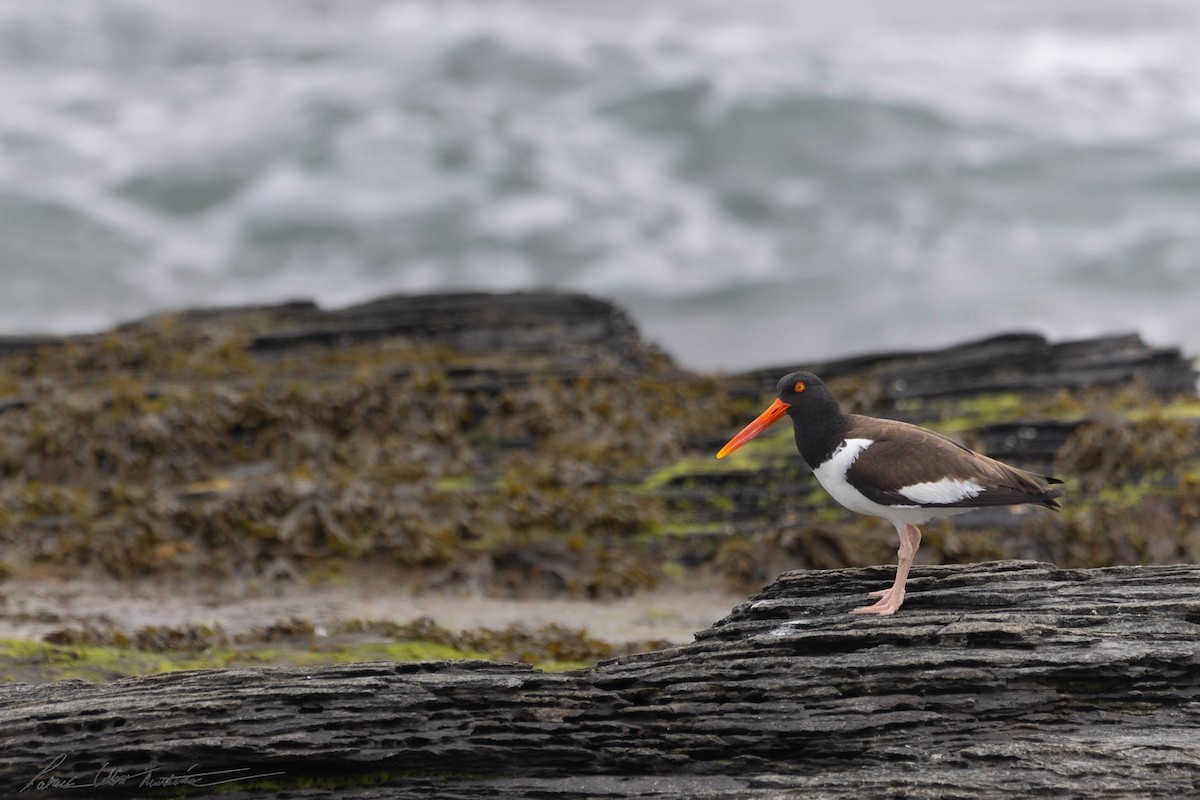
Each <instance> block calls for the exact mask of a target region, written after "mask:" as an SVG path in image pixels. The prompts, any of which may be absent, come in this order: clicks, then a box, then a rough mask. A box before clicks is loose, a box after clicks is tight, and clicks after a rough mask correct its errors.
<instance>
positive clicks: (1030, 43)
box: [0, 0, 1200, 364]
mask: <svg viewBox="0 0 1200 800" xmlns="http://www.w3.org/2000/svg"><path fill="white" fill-rule="evenodd" d="M1146 8H1147V9H1148V10H1147V11H1146V12H1145V13H1142V14H1138V15H1132V16H1131V15H1130V14H1129V13H1128V12H1127V11H1126V10H1125V9H1124V8H1123V6H1122V4H1101V5H1100V7H1097V6H1096V4H1094V3H1088V2H1084V0H1074V2H1072V1H1071V0H1061V1H1060V2H1057V3H1054V4H1049V5H1047V6H1046V7H1045V8H1043V9H1040V10H1031V9H1024V10H1021V9H1016V8H1015V7H1014V8H1009V7H1005V8H1000V7H999V6H996V7H988V8H987V9H976V10H974V11H968V10H964V9H963V8H961V7H960V6H958V5H956V4H954V3H952V2H949V0H942V2H935V1H934V0H926V2H915V1H914V2H910V3H904V4H896V3H873V2H868V1H867V0H861V2H857V3H850V4H846V5H839V7H838V8H837V9H832V8H826V7H825V6H822V5H818V4H814V3H792V2H785V0H756V2H752V3H749V4H746V5H744V6H743V5H739V6H738V7H737V8H736V9H735V8H734V7H732V6H727V5H725V4H718V3H715V2H701V3H695V4H687V5H686V6H684V5H676V4H669V3H650V4H647V3H633V2H614V3H605V4H599V5H590V4H577V3H552V2H486V3H485V2H440V1H439V2H434V0H424V2H393V1H390V0H345V1H344V2H338V3H328V2H316V0H314V1H313V2H306V3H299V4H298V3H294V2H284V1H283V0H256V2H251V3H243V2H238V3H234V2H233V0H213V1H212V2H210V3H206V4H204V5H203V7H200V6H194V5H189V4H161V3H152V2H147V1H145V0H106V1H104V2H101V1H100V0H91V2H86V1H83V0H81V2H78V3H71V4H65V5H64V4H40V3H18V2H7V3H3V4H0V68H2V69H0V91H3V92H4V95H5V98H6V113H5V114H4V115H3V117H0V212H2V213H0V242H2V244H0V271H2V272H3V274H4V275H5V278H6V280H8V281H9V283H10V285H11V286H13V287H17V288H15V289H14V290H13V291H10V292H7V293H6V294H5V295H4V296H3V297H0V313H2V314H3V315H4V320H5V322H4V325H3V327H5V328H6V329H8V330H20V329H31V328H39V329H46V328H53V329H60V330H61V329H79V328H86V327H95V326H98V325H103V324H108V323H110V322H112V321H115V320H117V319H120V318H124V317H127V316H131V315H136V314H139V313H145V312H147V311H150V310H153V309H155V308H160V307H164V306H178V305H185V304H194V303H207V302H231V301H251V300H252V301H263V300H271V299H283V298H291V297H296V296H312V297H315V298H316V299H318V300H320V301H323V302H349V301H353V300H358V299H362V298H364V297H366V296H369V295H371V294H373V293H378V292H385V291H395V290H435V289H447V288H463V287H488V288H498V289H505V288H521V287H527V286H533V285H543V286H545V285H549V286H563V287H568V288H573V289H582V290H586V291H592V292H598V293H601V294H606V295H610V296H614V297H616V298H617V299H619V300H623V301H626V302H628V303H630V304H631V305H632V306H634V307H635V308H636V309H637V312H636V313H638V314H639V315H640V316H639V318H640V319H641V320H642V321H643V322H644V324H647V326H648V327H650V328H652V329H653V331H654V333H655V334H656V335H659V336H660V337H661V338H663V340H664V341H665V342H666V343H667V345H668V347H669V348H671V349H675V350H676V351H677V352H687V354H688V355H687V357H688V358H693V359H698V360H699V361H703V362H704V363H711V364H720V363H729V362H731V361H734V360H736V359H738V358H741V356H740V355H739V354H738V353H737V352H735V351H733V350H732V349H731V348H723V347H721V346H720V342H719V341H718V342H716V343H715V344H713V345H711V346H706V348H705V349H704V351H703V353H694V352H691V350H690V348H692V345H691V344H690V342H692V341H695V340H696V334H695V332H694V331H695V329H696V326H697V325H698V324H700V323H698V322H697V321H696V318H695V317H693V316H690V315H699V314H701V313H702V311H701V309H708V311H707V312H704V313H707V314H708V316H707V319H709V320H712V319H713V316H712V312H713V310H714V309H717V308H719V309H720V312H721V314H722V315H723V316H722V317H721V319H724V320H725V322H724V323H722V324H723V325H724V326H725V327H726V328H728V327H729V326H732V325H738V324H743V325H744V324H750V327H755V328H756V325H757V323H758V321H759V320H761V319H764V318H766V317H770V316H771V314H763V313H762V309H763V307H764V305H765V306H767V307H770V308H774V307H775V306H774V305H773V303H774V302H775V300H776V299H780V298H786V299H787V302H783V301H782V300H779V302H780V303H782V305H780V306H779V314H780V315H784V314H786V312H787V311H788V310H789V309H791V308H805V309H807V310H808V312H809V313H811V314H813V315H814V316H815V318H816V320H817V321H818V322H819V324H822V325H825V326H828V329H829V330H830V331H832V332H833V333H832V334H831V335H830V337H829V338H828V339H827V340H822V343H821V344H820V345H819V347H824V348H828V349H831V350H836V351H845V350H850V349H855V348H856V347H861V348H866V347H871V346H875V340H874V339H873V338H872V337H880V336H886V337H887V339H888V341H889V343H903V342H904V341H913V342H916V341H918V340H922V339H923V338H927V337H929V336H932V335H934V332H935V331H942V332H943V334H944V336H943V339H946V338H952V337H954V336H959V335H972V334H974V333H975V332H976V330H975V329H976V328H978V326H979V325H982V324H984V322H987V323H988V324H995V325H1006V326H1008V327H1011V326H1013V325H1035V326H1043V327H1050V326H1054V325H1060V326H1071V325H1073V326H1074V328H1073V329H1080V330H1082V329H1086V328H1088V326H1089V325H1091V324H1092V323H1093V322H1094V317H1096V316H1098V315H1100V314H1111V313H1112V311H1113V308H1112V307H1111V306H1110V305H1108V304H1107V301H1106V300H1105V299H1104V293H1105V292H1107V291H1109V290H1114V291H1133V292H1141V293H1144V294H1146V295H1147V296H1149V295H1153V294H1154V293H1155V292H1158V293H1160V294H1162V293H1167V292H1170V293H1173V294H1178V293H1181V292H1182V293H1185V294H1189V295H1190V293H1200V289H1198V288H1197V287H1198V286H1200V281H1197V280H1196V278H1197V277H1198V276H1197V274H1196V273H1197V270H1198V269H1200V241H1198V238H1197V235H1196V233H1195V232H1194V230H1195V228H1194V224H1192V222H1191V219H1192V218H1193V217H1194V209H1195V208H1197V207H1198V201H1200V149H1198V148H1197V147H1196V144H1195V142H1196V141H1198V140H1200V139H1198V138H1197V135H1196V134H1197V132H1198V129H1200V34H1197V33H1195V31H1197V30H1200V28H1198V27H1196V26H1194V25H1192V26H1190V27H1189V24H1185V23H1194V22H1196V21H1200V20H1197V16H1198V15H1200V12H1198V11H1197V10H1196V9H1194V8H1192V6H1191V5H1190V4H1187V3H1183V2H1166V1H1165V0H1162V1H1160V2H1156V3H1153V4H1148V5H1147V6H1146ZM1133 270H1136V271H1137V273H1136V274H1137V276H1139V277H1137V278H1136V279H1135V278H1131V277H1130V276H1131V275H1132V274H1133ZM66 275H73V276H82V277H81V279H79V280H75V279H71V280H68V279H64V278H62V277H61V276H66ZM993 275H1001V276H1003V278H1004V280H1005V281H1008V282H1011V283H1012V285H1014V286H1017V287H1021V286H1028V285H1033V284H1037V285H1041V284H1042V283H1043V282H1044V281H1045V280H1046V277H1045V276H1050V279H1049V280H1050V283H1052V284H1053V285H1055V286H1059V287H1073V289H1072V291H1074V295H1073V296H1074V297H1075V298H1076V300H1077V302H1076V303H1075V307H1074V308H1073V309H1071V310H1068V311H1065V312H1064V311H1063V310H1062V309H1058V310H1051V309H1049V308H1048V307H1046V306H1045V304H1043V303H1041V302H1040V301H1030V300H1028V299H1027V298H1024V297H1023V296H1022V294H1021V293H1020V292H1019V291H1017V292H1006V291H1001V295H1000V296H1001V297H1002V298H1004V301H1005V303H1006V304H1007V305H1005V306H1004V307H1003V308H1002V309H1001V310H1000V311H998V312H995V313H992V312H991V311H987V310H980V309H979V308H978V305H979V302H980V301H979V299H978V294H977V291H978V289H979V287H980V286H991V285H992V283H993V280H992V278H991V277H990V276H993ZM55 276H60V277H55ZM906 287H914V288H911V289H910V288H906ZM916 289H920V293H914V292H916ZM1093 295H1094V296H1096V297H1097V298H1098V299H1097V300H1096V301H1095V305H1091V306H1090V305H1088V298H1089V297H1092V296H1093ZM1191 296H1194V295H1191ZM814 297H816V298H818V301H817V302H815V303H814V301H813V298H814ZM921 298H926V300H925V302H933V303H935V304H937V305H938V306H939V307H944V308H951V309H953V308H957V307H959V306H964V305H965V307H968V308H974V309H975V311H974V312H972V313H965V314H959V313H957V312H954V313H943V314H934V315H930V317H929V318H926V319H922V320H920V321H919V322H916V321H911V320H909V321H907V322H905V321H904V318H905V317H904V315H902V314H895V313H893V314H892V318H893V321H890V322H888V323H887V325H886V326H885V328H886V329H884V328H880V327H879V326H878V325H875V324H871V325H867V324H864V323H862V322H861V321H857V320H855V317H858V318H861V317H863V316H865V315H867V314H874V313H885V314H886V313H889V312H892V311H893V310H894V309H895V308H896V307H898V306H902V305H903V304H905V303H911V302H921V301H922V300H921ZM839 299H840V300H839ZM1196 299H1200V297H1196ZM839 304H840V308H839ZM847 304H849V307H851V308H852V309H853V310H854V311H855V313H854V314H850V315H847V314H846V313H845V312H844V311H843V310H841V309H842V308H845V307H846V305H847ZM656 308H657V309H659V311H658V312H655V311H654V309H656ZM689 309H694V310H691V311H690V310H689ZM655 313H657V316H654V315H655ZM1064 314H1065V315H1066V316H1067V317H1070V318H1071V319H1069V320H1064ZM1189 324H1190V323H1183V322H1180V323H1179V324H1177V325H1175V326H1174V327H1173V328H1172V330H1176V331H1178V333H1179V335H1180V336H1190V335H1192V334H1191V333H1190V330H1191V329H1190V328H1188V325H1189ZM972 326H974V327H972ZM756 329H757V328H756ZM685 331H692V332H691V333H686V334H685ZM906 337H907V338H906ZM721 338H722V337H720V336H718V337H717V339H721ZM726 338H727V337H726ZM1197 344H1200V339H1198V340H1197Z"/></svg>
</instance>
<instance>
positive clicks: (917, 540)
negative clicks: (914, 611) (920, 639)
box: [850, 523, 921, 616]
mask: <svg viewBox="0 0 1200 800" xmlns="http://www.w3.org/2000/svg"><path fill="white" fill-rule="evenodd" d="M896 533H898V534H900V551H899V556H898V558H897V560H896V580H895V582H894V583H892V585H891V588H889V589H881V590H880V591H878V592H871V595H870V596H871V597H878V598H879V600H878V602H876V603H875V605H873V606H863V607H862V608H856V609H854V610H853V611H851V612H850V613H851V614H878V615H880V616H887V615H889V614H895V613H896V610H897V609H899V608H900V606H901V605H902V604H903V603H904V584H905V583H907V582H908V570H909V568H910V567H912V562H913V556H915V555H916V554H917V548H918V547H920V546H921V530H920V528H918V527H917V526H916V525H913V524H911V523H910V524H908V525H905V526H903V527H901V526H900V525H897V526H896Z"/></svg>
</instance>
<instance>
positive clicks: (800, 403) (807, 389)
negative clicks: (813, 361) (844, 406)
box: [775, 371, 837, 416]
mask: <svg viewBox="0 0 1200 800" xmlns="http://www.w3.org/2000/svg"><path fill="white" fill-rule="evenodd" d="M775 391H776V393H777V394H778V395H779V399H780V400H782V401H783V402H785V403H787V404H788V406H790V408H789V409H788V413H789V414H791V415H792V416H803V414H799V413H797V411H793V410H792V409H797V410H799V411H802V410H803V409H805V408H808V407H811V406H813V405H816V404H819V405H822V406H824V405H828V404H829V403H830V402H831V401H832V402H834V403H836V402H837V401H836V400H834V399H833V395H831V394H830V393H829V389H828V388H827V387H826V386H825V382H824V381H822V380H821V379H820V378H818V377H817V376H816V375H813V374H812V373H811V372H803V371H801V372H792V373H789V374H787V375H784V376H783V377H782V378H780V379H779V384H778V385H777V386H776V387H775Z"/></svg>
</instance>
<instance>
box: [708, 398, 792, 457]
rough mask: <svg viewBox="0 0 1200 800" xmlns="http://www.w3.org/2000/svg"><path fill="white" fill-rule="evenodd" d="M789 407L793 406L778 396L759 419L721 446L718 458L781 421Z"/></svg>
mask: <svg viewBox="0 0 1200 800" xmlns="http://www.w3.org/2000/svg"><path fill="white" fill-rule="evenodd" d="M789 408H791V405H790V404H788V403H785V402H783V401H782V400H780V399H779V398H778V397H776V398H775V402H774V403H771V406H770V408H768V409H767V410H766V411H764V412H763V413H761V414H759V415H758V419H756V420H754V422H751V423H750V424H749V425H747V426H746V427H744V428H742V432H741V433H739V434H738V435H737V436H735V437H733V438H732V439H730V440H729V444H727V445H725V446H724V447H722V448H721V452H719V453H717V458H724V457H725V456H727V455H729V454H730V453H732V452H733V451H734V450H737V449H738V448H739V447H741V446H742V445H744V444H745V443H746V442H748V441H750V440H751V439H753V438H754V437H755V436H758V435H759V434H760V433H762V432H763V431H765V430H766V429H767V428H769V427H771V426H772V425H774V424H775V423H776V422H778V421H779V418H780V417H782V416H783V415H784V414H786V413H787V410H788V409H789Z"/></svg>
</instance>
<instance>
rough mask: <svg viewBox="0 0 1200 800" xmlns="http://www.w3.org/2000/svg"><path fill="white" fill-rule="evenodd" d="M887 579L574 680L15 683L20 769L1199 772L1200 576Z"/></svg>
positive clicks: (405, 672)
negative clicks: (874, 609)
mask: <svg viewBox="0 0 1200 800" xmlns="http://www.w3.org/2000/svg"><path fill="white" fill-rule="evenodd" d="M889 578H890V573H889V571H888V570H885V569H854V570H835V571H815V572H791V573H787V574H785V575H782V576H781V577H780V578H779V580H777V581H775V582H774V583H772V584H771V585H770V586H768V587H767V588H766V589H764V590H763V591H762V592H761V593H759V594H758V595H756V596H754V597H751V598H750V599H749V600H748V601H747V602H746V603H744V604H742V605H741V606H739V607H738V608H736V609H734V610H733V611H732V612H731V613H730V614H729V615H728V616H727V617H726V618H725V619H722V620H721V621H719V622H717V623H716V624H715V625H713V626H712V627H710V628H708V629H707V630H704V631H702V632H700V633H699V634H698V635H697V638H696V641H695V642H694V643H693V644H690V645H685V646H681V647H675V648H671V649H667V650H662V651H657V652H650V653H645V654H641V655H634V656H628V657H623V658H620V659H616V660H611V661H607V662H602V663H601V664H599V665H598V666H596V667H594V668H591V669H587V670H581V671H576V672H571V673H564V674H546V673H542V672H538V671H536V670H532V669H530V668H528V667H522V666H516V665H498V664H489V663H484V662H443V663H424V664H396V663H373V664H359V665H352V666H337V667H320V668H312V669H295V668H291V669H262V670H223V671H203V672H185V673H175V674H165V675H159V676H151V677H145V678H132V679H123V680H119V681H112V682H108V683H104V684H99V685H93V684H84V683H79V682H68V683H58V684H50V685H44V686H25V685H8V686H4V687H0V700H2V702H0V738H2V739H3V741H5V742H6V746H5V748H4V749H3V751H2V752H0V781H3V785H4V786H5V787H6V788H7V787H12V788H11V789H8V793H11V792H14V791H17V790H19V789H21V788H22V787H24V786H27V785H29V784H30V781H34V782H36V781H38V780H41V781H42V782H43V784H45V785H43V786H42V787H41V790H40V791H39V793H38V796H46V795H44V794H43V793H44V792H49V793H50V794H53V793H54V786H55V785H52V784H50V783H49V781H50V779H51V778H53V779H54V780H56V781H59V782H60V783H59V784H56V785H60V787H61V786H62V785H66V784H69V783H70V782H72V781H74V785H75V786H76V787H79V786H85V785H90V784H89V782H93V781H94V780H95V777H96V775H97V773H98V770H108V772H107V773H105V774H107V775H109V776H110V777H111V776H119V775H122V774H128V775H144V774H150V775H153V776H156V777H158V778H162V779H166V778H169V777H170V776H178V775H186V774H187V773H188V771H189V770H191V772H193V773H199V772H205V771H208V772H212V771H218V770H230V771H231V772H227V773H223V774H222V779H224V778H225V777H229V776H233V777H241V778H242V779H243V780H244V781H245V782H246V783H247V785H238V784H231V785H224V786H222V787H220V788H221V791H222V792H223V793H222V795H221V796H223V797H233V798H238V797H259V796H271V797H283V798H302V797H317V796H331V795H332V796H339V797H354V798H376V797H378V798H382V797H392V798H395V797H414V798H415V797H426V796H430V793H433V794H435V795H436V796H441V797H461V798H474V797H527V796H540V797H606V796H613V797H617V796H643V797H655V798H682V797H716V796H731V795H732V796H743V797H773V796H779V794H780V793H781V792H782V793H792V792H804V793H805V794H806V795H808V796H813V797H821V798H838V797H846V798H851V797H853V798H861V797H866V796H885V795H886V796H892V795H897V796H900V795H902V796H910V797H968V796H973V797H981V796H982V797H1028V796H1047V795H1059V796H1084V797H1100V796H1103V797H1162V796H1170V795H1173V794H1174V795H1179V796H1188V795H1189V794H1190V793H1191V792H1192V791H1194V789H1195V787H1196V785H1197V784H1198V783H1200V739H1197V738H1196V736H1195V735H1194V732H1195V730H1196V727H1197V725H1200V648H1198V647H1197V644H1196V642H1197V638H1198V635H1200V568H1197V567H1194V566H1174V567H1117V568H1110V569H1099V570H1061V569H1057V568H1055V567H1053V566H1051V565H1048V564H1041V563H1034V562H1012V561H1003V562H993V563H988V564H980V565H973V566H945V567H922V568H918V569H916V570H915V571H914V574H913V577H912V579H911V581H910V594H909V599H908V602H907V603H906V605H905V608H904V610H903V612H902V613H901V614H900V615H898V616H895V617H891V618H881V619H868V618H862V617H854V616H850V615H848V614H847V613H846V611H847V610H848V609H849V608H851V607H853V606H854V605H856V604H859V603H860V602H861V601H862V600H863V597H864V595H865V594H866V592H868V591H870V590H873V589H876V588H879V587H880V586H882V585H884V584H885V583H886V582H887V580H889ZM62 754H66V757H65V758H61V759H60V758H59V757H60V756H61V755H62ZM253 776H269V777H258V778H255V780H258V781H259V783H257V784H254V783H251V782H250V781H251V779H252V778H253ZM212 780H215V778H214V779H212ZM312 781H317V782H318V784H317V786H321V784H320V783H319V782H320V781H326V782H327V783H326V784H324V786H325V787H326V788H312V787H313V783H312ZM200 782H201V783H203V782H204V781H200ZM35 785H36V784H35ZM328 787H333V788H332V789H331V788H328ZM100 788H101V789H104V788H107V789H110V790H111V791H112V793H113V794H114V796H115V795H117V794H119V793H121V789H122V787H120V786H109V787H100ZM62 791H63V792H66V793H69V792H70V791H71V790H67V789H63V790H62ZM216 791H217V789H216V788H213V787H210V788H207V789H206V788H204V787H203V786H193V787H191V788H188V789H187V791H186V793H187V794H188V795H189V796H200V797H203V796H210V795H211V796H216V794H215V793H216ZM127 793H128V792H127V791H126V794H127Z"/></svg>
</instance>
